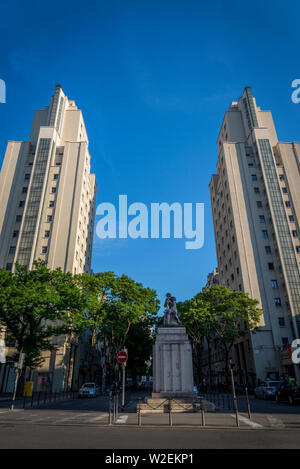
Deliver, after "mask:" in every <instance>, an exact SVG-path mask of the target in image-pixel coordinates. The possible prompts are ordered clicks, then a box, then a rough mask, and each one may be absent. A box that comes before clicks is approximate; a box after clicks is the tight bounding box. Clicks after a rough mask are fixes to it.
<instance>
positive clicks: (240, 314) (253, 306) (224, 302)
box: [197, 285, 262, 387]
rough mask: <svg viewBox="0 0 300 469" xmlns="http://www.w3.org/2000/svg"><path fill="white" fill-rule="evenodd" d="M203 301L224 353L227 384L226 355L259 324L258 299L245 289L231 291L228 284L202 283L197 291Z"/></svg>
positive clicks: (260, 312)
mask: <svg viewBox="0 0 300 469" xmlns="http://www.w3.org/2000/svg"><path fill="white" fill-rule="evenodd" d="M197 296H198V297H199V298H201V300H202V301H203V302H204V304H206V307H207V310H208V311H209V313H210V315H213V316H215V320H214V321H213V329H214V335H215V338H216V342H217V344H218V345H219V346H220V347H221V349H222V350H223V353H224V361H225V377H226V385H227V387H228V385H229V369H228V365H229V355H230V352H231V349H232V346H233V344H234V342H235V341H236V340H237V339H239V338H241V337H243V336H245V335H246V334H247V333H249V331H250V330H251V331H252V332H255V330H256V328H257V327H258V325H259V322H260V318H261V315H262V310H261V309H260V308H259V307H258V304H259V301H258V300H256V299H253V298H250V297H249V295H248V293H244V292H242V291H232V290H230V288H228V287H225V286H222V285H216V286H213V287H205V288H204V289H203V290H202V292H201V293H200V294H199V295H197Z"/></svg>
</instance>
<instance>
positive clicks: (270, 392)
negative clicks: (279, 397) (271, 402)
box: [254, 380, 281, 399]
mask: <svg viewBox="0 0 300 469" xmlns="http://www.w3.org/2000/svg"><path fill="white" fill-rule="evenodd" d="M280 384H281V383H280V381H274V380H272V381H263V382H262V383H261V384H260V385H259V386H257V387H256V388H255V389H254V397H256V398H261V399H274V398H275V394H276V391H277V389H278V388H279V386H280Z"/></svg>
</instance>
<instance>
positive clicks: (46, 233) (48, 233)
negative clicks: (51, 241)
mask: <svg viewBox="0 0 300 469" xmlns="http://www.w3.org/2000/svg"><path fill="white" fill-rule="evenodd" d="M49 236H50V231H49V230H46V231H45V238H49Z"/></svg>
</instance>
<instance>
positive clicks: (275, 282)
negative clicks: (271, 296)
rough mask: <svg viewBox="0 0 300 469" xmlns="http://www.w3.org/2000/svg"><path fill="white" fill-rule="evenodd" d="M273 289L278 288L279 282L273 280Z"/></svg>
mask: <svg viewBox="0 0 300 469" xmlns="http://www.w3.org/2000/svg"><path fill="white" fill-rule="evenodd" d="M271 284H272V288H278V282H277V280H271Z"/></svg>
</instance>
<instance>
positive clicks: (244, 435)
mask: <svg viewBox="0 0 300 469" xmlns="http://www.w3.org/2000/svg"><path fill="white" fill-rule="evenodd" d="M137 397H138V395H137V394H133V395H131V396H129V400H128V404H127V406H126V408H125V411H124V412H123V413H122V412H121V413H120V414H119V418H118V420H117V422H116V424H115V425H113V426H111V427H110V426H108V422H109V420H108V398H107V397H99V398H96V399H74V400H68V401H62V402H53V403H51V404H47V405H45V406H42V407H40V408H27V409H25V410H23V409H21V408H19V409H16V410H14V411H10V410H9V409H8V408H7V406H8V403H7V402H5V401H1V408H0V448H2V449H3V448H95V449H96V448H120V449H121V448H124V449H128V448H182V449H184V448H300V405H298V406H295V407H290V406H289V405H286V404H277V403H276V402H274V401H263V400H257V399H254V398H253V397H251V398H250V400H251V408H252V418H251V420H249V419H248V415H247V413H246V412H245V408H244V398H243V397H239V408H240V410H241V411H240V413H239V417H240V428H236V421H235V415H234V413H233V412H232V410H227V411H221V412H216V413H206V414H205V424H206V426H205V428H202V427H201V424H202V421H201V414H200V413H178V414H173V425H175V427H174V426H173V427H172V428H171V427H169V416H168V414H155V415H154V414H152V415H148V414H146V415H142V427H138V426H137V424H138V420H137V414H136V404H137ZM176 426H177V427H176Z"/></svg>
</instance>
